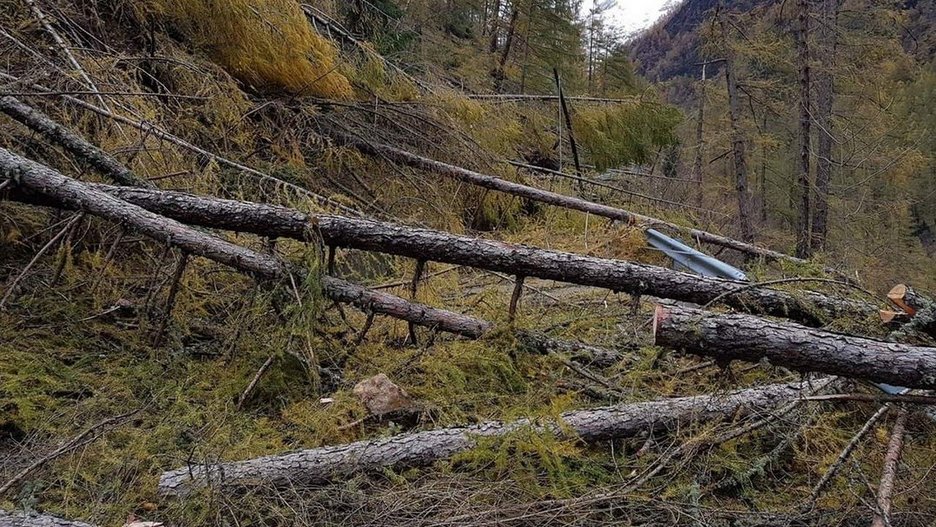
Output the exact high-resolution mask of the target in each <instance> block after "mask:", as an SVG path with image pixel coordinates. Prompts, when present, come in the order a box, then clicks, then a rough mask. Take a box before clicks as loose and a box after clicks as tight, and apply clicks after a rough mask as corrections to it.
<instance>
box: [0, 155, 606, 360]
mask: <svg viewBox="0 0 936 527" xmlns="http://www.w3.org/2000/svg"><path fill="white" fill-rule="evenodd" d="M6 179H11V180H13V181H14V183H15V184H16V186H17V187H16V188H19V189H20V190H21V191H22V190H23V189H22V187H25V191H26V192H25V194H23V193H20V194H19V196H20V197H23V196H28V198H24V199H26V201H29V202H33V203H38V204H43V205H58V206H62V207H64V208H68V209H72V210H80V211H84V212H88V213H90V214H94V215H96V216H99V217H102V218H105V219H109V220H112V221H115V222H119V223H120V224H121V225H124V226H125V227H127V228H131V229H135V230H137V231H139V232H140V233H142V234H144V235H146V236H149V237H151V238H153V239H156V240H159V241H163V242H165V243H168V244H171V245H173V246H175V247H179V248H181V249H183V250H185V251H187V252H189V253H191V254H195V255H198V256H203V257H205V258H208V259H210V260H213V261H216V262H218V263H221V264H224V265H227V266H230V267H233V268H234V269H237V270H238V271H242V272H246V273H248V274H250V275H253V276H254V277H256V278H265V279H277V278H280V277H283V276H285V275H286V273H287V272H288V269H287V268H286V266H285V265H284V264H283V263H282V262H280V261H279V260H277V259H276V258H274V257H272V256H269V255H265V254H261V253H257V252H255V251H251V250H250V249H246V248H244V247H241V246H239V245H235V244H232V243H229V242H226V241H224V240H222V239H220V238H217V237H215V236H212V235H210V234H206V233H202V232H199V231H196V230H194V229H192V228H190V227H188V226H186V225H182V224H180V223H178V222H177V221H176V220H175V219H170V218H172V217H176V218H179V219H181V220H182V221H187V222H189V223H194V224H198V225H208V226H212V225H214V226H216V225H215V224H216V222H217V221H218V218H219V217H220V218H222V219H223V220H225V221H230V222H231V223H232V224H233V225H235V226H236V227H237V228H235V229H233V230H241V231H250V232H260V233H263V234H267V235H271V236H272V235H275V236H288V235H290V234H291V237H293V238H297V239H300V240H303V241H310V240H313V239H315V236H316V234H315V233H314V227H310V226H314V221H313V220H310V218H309V217H308V216H306V215H305V214H302V213H300V212H298V211H295V210H292V209H286V208H283V207H275V206H271V205H259V204H250V203H242V202H235V201H229V200H213V199H210V198H194V197H191V196H188V195H185V194H178V193H166V192H160V191H153V190H145V189H133V188H125V187H111V186H108V185H94V184H89V183H81V182H78V181H75V180H73V179H71V178H68V177H65V176H63V175H61V174H59V173H58V172H55V171H54V170H51V169H49V168H47V167H45V166H43V165H40V164H38V163H34V162H32V161H29V160H27V159H24V158H21V157H19V156H16V155H14V154H12V153H10V152H8V151H6V150H3V149H0V181H2V180H6ZM105 191H107V192H105ZM108 192H110V193H108ZM111 194H117V195H118V197H114V196H113V195H111ZM141 196H142V197H146V196H150V197H156V198H160V199H159V200H158V202H159V203H162V205H163V206H161V207H160V206H154V202H153V201H146V200H144V199H137V200H136V201H139V202H141V204H142V205H143V207H141V206H138V205H135V204H133V203H131V202H132V201H134V199H133V197H137V198H140V197H141ZM119 198H126V199H128V200H129V201H123V200H121V199H119ZM190 198H191V199H190ZM193 203H198V204H200V205H203V206H192V205H193ZM144 207H149V208H151V209H153V210H155V211H157V212H159V213H160V214H163V215H165V216H168V217H163V216H159V215H157V214H155V213H154V212H151V211H149V210H147V209H146V208H144ZM274 233H275V234H274ZM321 285H322V291H323V292H324V294H325V295H326V296H327V297H329V298H330V299H332V300H334V301H336V302H342V303H347V304H351V305H354V306H355V307H358V308H360V309H362V310H364V311H369V312H374V313H377V314H381V315H386V316H390V317H393V318H397V319H400V320H405V321H407V322H411V323H413V324H416V325H419V326H424V327H428V328H432V329H436V330H439V331H445V332H448V333H455V334H457V335H463V336H465V337H469V338H473V339H477V338H480V337H481V336H483V335H484V334H485V333H487V332H489V331H490V330H491V329H493V328H494V324H493V323H491V322H488V321H485V320H481V319H478V318H474V317H471V316H468V315H462V314H460V313H455V312H452V311H447V310H444V309H436V308H432V307H429V306H426V305H423V304H418V303H414V302H409V301H407V300H404V299H402V298H400V297H397V296H394V295H390V294H387V293H382V292H379V291H372V290H369V289H366V288H364V287H361V286H359V285H356V284H352V283H350V282H346V281H344V280H341V279H338V278H334V277H329V276H325V277H322V279H321ZM527 335H532V334H525V333H522V334H520V337H521V339H524V342H526V343H527V344H528V347H530V348H534V349H537V350H538V351H539V352H540V353H547V352H550V351H564V352H571V354H572V357H573V358H576V359H577V360H583V361H585V360H588V361H592V362H594V363H596V364H599V365H610V364H613V363H614V362H616V361H617V360H619V359H620V354H618V353H617V352H614V351H612V350H607V349H604V348H598V347H594V346H588V345H586V344H580V343H576V342H574V341H566V340H561V339H551V338H547V337H536V338H534V337H532V336H529V337H528V336H527ZM591 353H594V356H589V355H590V354H591Z"/></svg>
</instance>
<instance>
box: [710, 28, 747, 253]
mask: <svg viewBox="0 0 936 527" xmlns="http://www.w3.org/2000/svg"><path fill="white" fill-rule="evenodd" d="M718 22H719V24H720V25H721V30H722V38H724V39H725V40H726V41H727V39H728V30H727V28H726V27H725V19H724V15H721V14H719V17H718ZM725 49H726V52H727V53H728V56H727V57H726V60H725V83H726V84H727V88H728V113H729V115H730V117H731V150H732V154H733V156H734V172H735V174H734V175H735V193H736V194H737V198H738V227H739V229H740V231H741V239H742V240H744V241H745V242H752V241H754V225H753V219H754V212H753V211H754V205H753V202H752V200H751V193H750V192H748V181H747V180H748V174H747V160H746V159H745V155H744V150H745V148H744V144H745V137H744V131H743V130H742V129H741V98H740V96H739V95H738V78H737V71H735V69H734V62H733V59H732V57H731V55H732V54H731V53H730V46H728V45H727V42H726V45H725Z"/></svg>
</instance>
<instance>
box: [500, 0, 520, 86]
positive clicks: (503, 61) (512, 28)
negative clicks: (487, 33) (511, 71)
mask: <svg viewBox="0 0 936 527" xmlns="http://www.w3.org/2000/svg"><path fill="white" fill-rule="evenodd" d="M518 16H520V11H519V10H518V9H516V8H514V10H513V13H511V14H510V25H509V26H508V27H507V41H506V42H505V43H504V51H503V52H501V56H500V60H499V61H498V63H497V69H495V70H494V91H495V92H497V93H500V92H501V90H502V89H503V86H504V80H506V78H507V74H506V72H505V69H506V67H507V59H508V58H509V57H510V49H511V48H512V47H513V41H514V33H515V32H516V30H517V17H518Z"/></svg>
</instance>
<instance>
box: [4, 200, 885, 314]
mask: <svg viewBox="0 0 936 527" xmlns="http://www.w3.org/2000/svg"><path fill="white" fill-rule="evenodd" d="M92 187H93V188H95V189H101V190H106V191H107V192H108V193H111V194H113V195H114V196H116V197H118V198H120V199H122V200H126V201H128V202H131V203H135V204H137V205H139V206H141V207H144V208H146V209H149V210H151V211H153V212H156V213H159V214H162V215H165V216H167V217H170V218H174V219H176V220H179V221H182V222H185V223H189V224H193V225H199V226H204V227H214V228H221V229H228V230H235V231H241V232H252V233H255V234H260V235H263V236H271V237H274V236H276V237H279V236H281V237H288V238H295V239H298V240H302V241H312V240H316V239H317V237H318V236H320V237H321V239H322V241H323V242H324V243H325V244H326V245H334V246H338V247H348V248H353V249H361V250H366V251H375V252H382V253H387V254H394V255H398V256H405V257H409V258H415V259H426V258H428V259H431V260H433V261H437V262H445V263H454V264H459V265H467V266H470V267H476V268H480V269H487V270H491V271H498V272H503V273H508V274H513V275H516V274H521V275H524V276H528V277H535V278H543V279H548V280H557V281H561V282H568V283H574V284H579V285H586V286H595V287H603V288H607V289H612V290H615V291H622V292H626V293H630V294H637V295H651V296H656V297H661V298H672V299H674V300H682V301H686V302H693V303H696V304H706V303H708V302H711V301H712V300H715V299H716V298H721V300H720V302H722V303H724V304H726V305H729V306H731V307H734V308H736V309H739V310H742V311H750V312H756V313H763V314H769V315H774V316H779V317H786V318H791V319H794V320H798V321H800V322H804V323H807V324H820V323H822V322H823V321H826V320H828V319H829V318H830V317H831V318H836V317H843V316H845V317H852V318H864V317H872V316H877V314H878V310H877V307H876V306H873V305H871V304H865V303H861V302H853V301H848V300H842V299H836V298H833V297H828V296H825V295H821V294H818V293H813V292H803V293H799V294H792V293H789V292H786V291H780V290H775V289H768V288H760V287H753V288H752V287H750V284H746V283H744V282H733V281H729V280H721V279H717V278H706V277H700V276H696V275H692V274H688V273H681V272H678V271H673V270H671V269H666V268H662V267H656V266H652V265H644V264H637V263H632V262H626V261H622V260H609V259H604V258H594V257H589V256H582V255H578V254H573V253H564V252H559V251H549V250H544V249H538V248H534V247H528V246H523V245H514V244H508V243H502V242H496V241H488V240H480V239H475V238H470V237H466V236H457V235H453V234H448V233H444V232H439V231H434V230H428V229H418V228H413V227H406V226H402V225H396V224H392V223H385V222H378V221H371V220H362V219H356V218H347V217H343V216H327V215H321V216H317V217H311V216H308V215H305V214H303V213H300V212H298V211H295V210H292V209H287V208H284V207H276V206H272V205H263V204H256V203H249V202H241V201H232V200H222V199H217V198H205V197H198V196H192V195H190V194H183V193H178V192H164V191H153V190H146V189H131V188H123V187H113V186H107V185H96V186H94V185H92ZM12 197H13V198H14V199H19V200H23V201H29V202H33V203H38V204H41V203H42V202H41V200H40V199H36V197H35V196H29V195H28V194H23V193H20V194H15V193H14V194H13V196H12ZM735 291H739V292H738V293H736V294H734V293H732V292H735ZM723 295H726V296H723Z"/></svg>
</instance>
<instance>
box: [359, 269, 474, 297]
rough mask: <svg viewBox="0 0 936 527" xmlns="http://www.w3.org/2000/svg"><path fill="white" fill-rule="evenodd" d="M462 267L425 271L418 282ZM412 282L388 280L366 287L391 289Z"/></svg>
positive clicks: (373, 289) (377, 289)
mask: <svg viewBox="0 0 936 527" xmlns="http://www.w3.org/2000/svg"><path fill="white" fill-rule="evenodd" d="M462 267H464V266H463V265H453V266H451V267H446V268H445V269H441V270H439V271H435V272H433V273H427V274H424V275H422V277H421V278H420V280H419V281H420V282H425V281H426V280H428V279H430V278H434V277H436V276H439V275H443V274H446V273H450V272H452V271H456V270H458V269H461V268H462ZM412 283H413V281H412V280H406V281H400V282H390V283H387V284H380V285H375V286H372V287H368V289H370V290H371V291H379V290H381V289H393V288H395V287H403V286H406V285H410V284H412Z"/></svg>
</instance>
